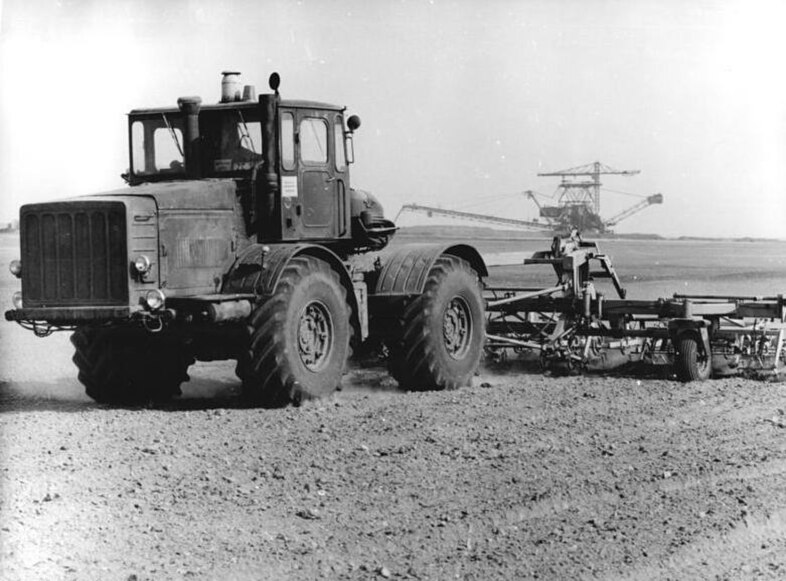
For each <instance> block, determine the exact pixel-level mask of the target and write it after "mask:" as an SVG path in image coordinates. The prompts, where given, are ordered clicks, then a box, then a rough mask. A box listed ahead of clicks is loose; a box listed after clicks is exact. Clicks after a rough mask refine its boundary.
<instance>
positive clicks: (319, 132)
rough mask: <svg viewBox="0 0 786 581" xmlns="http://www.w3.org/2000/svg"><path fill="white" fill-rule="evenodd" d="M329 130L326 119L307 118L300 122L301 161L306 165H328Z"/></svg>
mask: <svg viewBox="0 0 786 581" xmlns="http://www.w3.org/2000/svg"><path fill="white" fill-rule="evenodd" d="M327 136H328V128H327V123H325V120H324V119H316V118H314V117H306V118H305V119H303V120H302V121H301V122H300V159H302V160H303V161H304V162H305V163H326V162H327V158H328V149H327V145H328V140H327Z"/></svg>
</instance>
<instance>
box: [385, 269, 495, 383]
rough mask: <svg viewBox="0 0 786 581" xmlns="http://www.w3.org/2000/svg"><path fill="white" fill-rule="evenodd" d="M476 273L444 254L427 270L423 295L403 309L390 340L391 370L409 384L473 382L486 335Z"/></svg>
mask: <svg viewBox="0 0 786 581" xmlns="http://www.w3.org/2000/svg"><path fill="white" fill-rule="evenodd" d="M484 328H485V314H484V305H483V299H482V297H481V293H480V284H479V280H478V275H477V273H476V272H475V271H474V270H473V269H472V267H471V266H470V265H469V263H468V262H466V261H465V260H462V259H461V258H457V257H455V256H448V255H443V256H441V257H440V258H439V259H438V260H437V262H436V263H435V264H434V266H433V267H432V268H431V270H430V271H429V275H428V279H427V280H426V285H425V289H424V291H423V294H421V295H420V296H418V297H417V298H415V299H414V300H413V301H412V302H411V303H409V304H408V305H407V306H406V307H405V308H404V310H403V313H402V317H401V321H400V324H399V334H398V336H397V337H394V339H393V340H392V341H391V342H390V345H389V346H388V347H389V350H390V357H389V360H388V367H389V370H390V374H391V375H392V376H393V377H394V378H395V379H396V381H398V383H399V385H400V386H401V387H403V388H405V389H411V390H427V389H456V388H457V387H460V386H463V385H467V384H469V382H470V380H471V379H472V375H473V374H474V373H475V371H476V370H477V368H478V363H479V362H480V355H481V352H482V350H483V342H484V338H485V331H484Z"/></svg>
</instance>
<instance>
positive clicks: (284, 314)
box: [237, 256, 351, 407]
mask: <svg viewBox="0 0 786 581" xmlns="http://www.w3.org/2000/svg"><path fill="white" fill-rule="evenodd" d="M349 315H350V313H349V308H348V306H347V301H346V291H345V289H344V287H343V286H342V285H341V282H340V281H339V277H338V273H336V272H335V271H334V270H333V269H331V268H330V266H329V265H328V264H326V263H325V262H323V261H321V260H319V259H318V258H314V257H312V256H298V257H296V258H293V259H292V260H291V261H290V263H289V264H288V265H287V267H286V268H285V269H284V272H283V273H282V275H281V279H280V280H279V282H278V284H277V286H276V290H275V292H274V294H273V295H272V296H270V297H269V298H268V299H267V300H266V301H265V302H264V303H262V304H260V305H259V306H258V307H257V308H256V309H255V311H254V312H253V313H252V314H251V319H250V327H249V335H250V341H249V346H248V350H247V351H246V352H244V353H243V354H241V357H240V358H239V360H238V367H237V372H238V375H239V376H240V378H241V379H242V380H243V394H244V396H245V397H246V399H247V400H248V401H249V403H251V404H253V405H263V406H266V407H280V406H284V405H286V404H288V403H295V404H298V403H300V401H301V400H303V399H311V398H316V397H322V396H325V395H328V394H330V393H332V392H333V391H334V390H335V389H336V388H337V387H338V386H339V385H340V383H341V375H342V374H343V372H344V366H345V365H346V360H347V356H348V354H349V339H350V335H351V326H350V322H349Z"/></svg>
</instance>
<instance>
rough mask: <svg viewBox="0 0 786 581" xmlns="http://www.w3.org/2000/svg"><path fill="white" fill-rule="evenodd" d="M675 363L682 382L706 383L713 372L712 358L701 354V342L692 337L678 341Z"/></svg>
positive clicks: (684, 336) (687, 336) (686, 336)
mask: <svg viewBox="0 0 786 581" xmlns="http://www.w3.org/2000/svg"><path fill="white" fill-rule="evenodd" d="M674 363H675V367H676V372H677V378H678V379H679V380H680V381H685V382H688V381H704V380H706V379H709V377H710V372H711V371H712V364H711V362H710V357H709V356H707V355H702V354H701V353H699V342H698V340H697V338H696V337H695V336H692V335H683V336H682V337H680V338H679V339H678V340H677V345H676V353H675V360H674Z"/></svg>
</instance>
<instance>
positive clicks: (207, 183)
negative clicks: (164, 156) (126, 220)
mask: <svg viewBox="0 0 786 581" xmlns="http://www.w3.org/2000/svg"><path fill="white" fill-rule="evenodd" d="M104 196H107V197H109V196H148V197H151V198H153V199H155V201H156V207H157V208H158V210H159V211H167V210H233V209H234V207H235V203H236V200H235V182H234V181H233V180H222V179H213V180H211V179H206V180H199V181H181V182H160V183H150V184H142V185H139V186H133V187H131V188H122V189H118V190H112V191H109V192H102V193H99V194H94V195H92V196H88V197H90V198H92V197H104ZM83 199H84V198H83Z"/></svg>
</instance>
